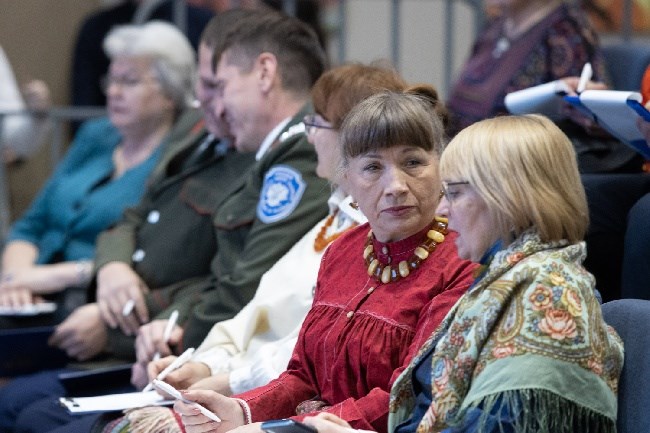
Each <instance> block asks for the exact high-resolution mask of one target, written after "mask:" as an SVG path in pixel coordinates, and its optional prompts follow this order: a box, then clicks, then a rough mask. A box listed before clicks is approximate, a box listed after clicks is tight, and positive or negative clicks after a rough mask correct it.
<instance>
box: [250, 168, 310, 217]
mask: <svg viewBox="0 0 650 433" xmlns="http://www.w3.org/2000/svg"><path fill="white" fill-rule="evenodd" d="M305 187H306V185H305V182H304V181H303V180H302V175H301V174H300V172H298V171H296V170H295V169H293V168H291V167H288V166H286V165H278V166H275V167H273V168H272V169H270V170H269V171H268V172H267V173H266V176H264V185H262V193H261V194H260V201H259V203H258V204H257V217H258V218H259V219H260V220H261V221H262V222H264V223H267V224H268V223H274V222H276V221H280V220H282V219H284V218H286V217H287V216H289V215H291V213H292V212H293V211H294V209H295V208H296V206H298V203H300V199H301V198H302V194H303V193H304V192H305Z"/></svg>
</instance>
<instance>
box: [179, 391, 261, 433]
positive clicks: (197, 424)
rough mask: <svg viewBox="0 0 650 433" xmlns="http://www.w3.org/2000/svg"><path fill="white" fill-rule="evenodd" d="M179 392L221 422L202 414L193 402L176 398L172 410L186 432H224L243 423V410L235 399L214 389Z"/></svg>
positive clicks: (257, 429) (257, 428) (258, 429)
mask: <svg viewBox="0 0 650 433" xmlns="http://www.w3.org/2000/svg"><path fill="white" fill-rule="evenodd" d="M181 394H182V395H183V398H185V399H186V400H189V401H192V402H196V403H199V404H200V405H201V406H203V407H205V408H206V409H208V410H210V411H212V412H214V413H215V414H216V415H217V416H218V417H219V418H221V422H215V421H212V420H211V419H210V418H208V417H207V416H205V415H202V414H201V412H199V410H198V409H197V408H196V406H194V405H193V404H190V403H184V402H183V401H181V400H176V403H174V410H175V411H176V412H177V413H178V414H179V415H180V416H181V421H182V422H183V426H184V427H185V431H186V432H187V433H205V432H215V433H226V432H228V431H230V430H232V429H234V428H237V427H240V426H243V425H244V423H245V419H244V411H243V410H242V408H241V406H240V405H239V403H238V402H237V400H235V399H232V398H229V397H225V396H223V395H221V394H218V393H216V392H214V391H205V390H191V391H181ZM253 425H255V426H257V427H256V430H255V431H258V432H259V431H261V430H260V428H259V425H257V424H253ZM253 425H251V426H250V427H252V426H253ZM246 427H249V426H246ZM240 433H241V432H240Z"/></svg>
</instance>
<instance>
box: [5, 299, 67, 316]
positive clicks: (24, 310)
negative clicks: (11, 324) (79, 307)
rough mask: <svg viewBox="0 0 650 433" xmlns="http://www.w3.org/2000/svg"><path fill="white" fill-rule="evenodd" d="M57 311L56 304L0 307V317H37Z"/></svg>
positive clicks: (44, 303)
mask: <svg viewBox="0 0 650 433" xmlns="http://www.w3.org/2000/svg"><path fill="white" fill-rule="evenodd" d="M55 310H56V303H54V302H41V303H38V304H30V305H25V306H23V307H3V306H0V316H37V315H39V314H47V313H53V312H54V311H55Z"/></svg>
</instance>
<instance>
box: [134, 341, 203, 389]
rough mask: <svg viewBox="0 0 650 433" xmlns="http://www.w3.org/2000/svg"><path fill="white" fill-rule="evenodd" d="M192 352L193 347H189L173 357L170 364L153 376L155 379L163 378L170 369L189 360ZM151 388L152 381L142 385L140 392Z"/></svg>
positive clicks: (172, 369) (174, 368)
mask: <svg viewBox="0 0 650 433" xmlns="http://www.w3.org/2000/svg"><path fill="white" fill-rule="evenodd" d="M193 354H194V348H193V347H192V348H189V349H187V350H186V351H185V352H183V354H182V355H181V356H179V357H178V358H176V359H174V360H173V361H172V363H171V364H169V365H168V366H167V367H166V368H165V369H164V370H163V371H161V372H160V373H158V375H157V376H156V377H155V378H156V379H157V380H165V378H166V377H167V375H168V374H169V373H171V372H172V371H174V370H176V369H178V368H180V367H181V366H182V365H183V364H185V363H186V362H187V361H189V360H190V359H191V358H192V355H193ZM152 389H153V385H152V383H149V384H148V385H147V386H145V387H144V389H143V390H142V392H147V391H151V390H152Z"/></svg>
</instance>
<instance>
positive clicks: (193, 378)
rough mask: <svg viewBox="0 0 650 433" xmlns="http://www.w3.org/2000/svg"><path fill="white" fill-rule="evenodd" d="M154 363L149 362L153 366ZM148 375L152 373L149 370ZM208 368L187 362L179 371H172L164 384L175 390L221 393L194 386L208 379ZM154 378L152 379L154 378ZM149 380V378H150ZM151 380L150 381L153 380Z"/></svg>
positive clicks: (202, 364)
mask: <svg viewBox="0 0 650 433" xmlns="http://www.w3.org/2000/svg"><path fill="white" fill-rule="evenodd" d="M168 358H172V359H173V358H176V357H168ZM154 362H155V361H153V362H151V363H150V364H153V363H154ZM150 373H153V371H151V370H150ZM210 373H211V371H210V368H209V367H208V366H207V365H205V364H204V363H202V362H195V361H189V362H186V363H185V364H183V365H182V366H181V367H180V368H179V369H177V370H174V371H172V372H171V373H169V374H168V375H167V377H166V378H165V382H167V383H169V384H170V385H172V386H173V387H174V388H176V389H187V388H190V387H192V388H193V389H211V390H212V391H217V392H219V393H221V391H219V390H218V389H213V388H209V387H205V386H194V385H195V384H199V383H202V382H203V380H202V379H206V378H208V379H209V378H210V377H211V376H210ZM155 377H156V376H154V377H153V378H155ZM150 378H151V377H150ZM153 378H151V379H153Z"/></svg>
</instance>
